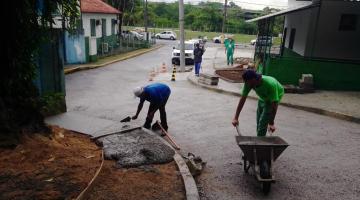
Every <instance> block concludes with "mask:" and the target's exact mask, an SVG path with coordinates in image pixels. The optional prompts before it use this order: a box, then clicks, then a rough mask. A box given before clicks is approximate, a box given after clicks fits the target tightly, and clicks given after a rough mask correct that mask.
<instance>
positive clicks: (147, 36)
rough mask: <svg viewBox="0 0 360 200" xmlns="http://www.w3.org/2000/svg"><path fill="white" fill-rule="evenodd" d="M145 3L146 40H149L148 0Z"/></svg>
mask: <svg viewBox="0 0 360 200" xmlns="http://www.w3.org/2000/svg"><path fill="white" fill-rule="evenodd" d="M144 4H145V5H144V27H145V34H146V42H149V34H148V13H147V5H148V3H147V0H145V2H144Z"/></svg>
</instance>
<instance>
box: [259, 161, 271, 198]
mask: <svg viewBox="0 0 360 200" xmlns="http://www.w3.org/2000/svg"><path fill="white" fill-rule="evenodd" d="M260 177H261V178H263V179H269V178H271V174H270V165H269V163H268V162H267V161H262V162H261V164H260ZM270 188H271V182H270V181H264V182H262V190H263V192H264V194H265V195H267V194H269V192H270Z"/></svg>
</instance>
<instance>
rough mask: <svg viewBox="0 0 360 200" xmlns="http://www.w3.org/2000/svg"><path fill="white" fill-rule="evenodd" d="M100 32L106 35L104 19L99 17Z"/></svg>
mask: <svg viewBox="0 0 360 200" xmlns="http://www.w3.org/2000/svg"><path fill="white" fill-rule="evenodd" d="M101 32H102V36H103V37H105V36H106V19H101Z"/></svg>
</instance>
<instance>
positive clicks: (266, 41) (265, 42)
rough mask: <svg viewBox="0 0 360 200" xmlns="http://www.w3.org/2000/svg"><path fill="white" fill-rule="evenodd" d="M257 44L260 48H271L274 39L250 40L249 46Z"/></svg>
mask: <svg viewBox="0 0 360 200" xmlns="http://www.w3.org/2000/svg"><path fill="white" fill-rule="evenodd" d="M257 42H258V43H259V44H260V45H261V46H271V45H272V44H273V42H274V38H273V37H271V36H259V37H258V38H257V39H253V40H251V41H250V44H251V45H255V44H256V43H257Z"/></svg>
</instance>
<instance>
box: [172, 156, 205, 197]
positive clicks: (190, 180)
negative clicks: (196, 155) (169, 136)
mask: <svg viewBox="0 0 360 200" xmlns="http://www.w3.org/2000/svg"><path fill="white" fill-rule="evenodd" d="M174 160H175V162H176V164H177V166H178V168H179V171H180V173H181V176H182V179H183V182H184V186H185V193H186V199H187V200H199V199H200V196H199V191H198V189H197V186H196V183H195V180H194V177H193V176H192V175H191V173H190V171H189V168H188V166H187V165H186V162H185V160H184V159H183V158H182V156H181V155H180V154H179V153H178V152H176V151H175V155H174Z"/></svg>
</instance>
